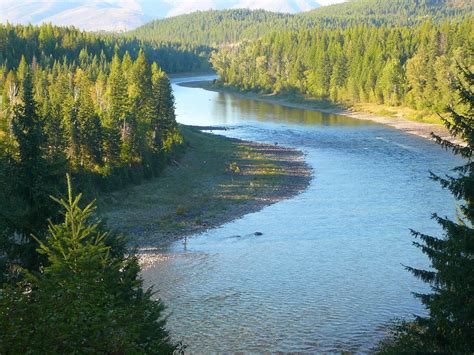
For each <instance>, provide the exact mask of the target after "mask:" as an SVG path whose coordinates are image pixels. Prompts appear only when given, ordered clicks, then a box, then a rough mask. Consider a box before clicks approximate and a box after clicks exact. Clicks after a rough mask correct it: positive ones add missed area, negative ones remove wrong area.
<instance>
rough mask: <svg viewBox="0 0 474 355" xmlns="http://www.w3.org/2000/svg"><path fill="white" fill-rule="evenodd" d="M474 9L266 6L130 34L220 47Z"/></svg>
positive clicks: (362, 2) (394, 0) (398, 3)
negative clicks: (297, 9)
mask: <svg viewBox="0 0 474 355" xmlns="http://www.w3.org/2000/svg"><path fill="white" fill-rule="evenodd" d="M473 11H474V3H473V2H471V1H466V0H416V1H413V0H358V1H349V2H347V3H342V4H337V5H332V6H326V7H321V8H318V9H315V10H312V11H308V12H304V13H299V14H280V13H273V12H267V11H263V10H255V11H251V10H243V9H235V10H223V11H202V12H195V13H193V14H189V15H182V16H177V17H172V18H168V19H164V20H155V21H152V22H150V23H148V24H146V25H144V26H142V27H140V28H138V29H136V30H135V31H132V32H130V33H129V35H131V36H136V37H137V38H140V39H146V40H152V41H156V42H163V41H171V42H180V43H194V44H205V45H211V46H218V45H221V44H229V43H237V42H240V41H243V40H253V39H257V38H260V37H261V36H263V35H265V34H269V33H271V32H275V31H289V30H295V31H296V30H305V29H309V28H318V29H327V28H336V27H338V28H341V27H347V26H354V25H361V24H366V25H376V26H382V25H390V26H393V25H398V26H405V25H417V24H421V23H423V22H424V21H426V20H427V19H431V20H432V21H434V22H440V21H442V20H443V19H447V18H452V17H462V16H465V15H468V14H470V13H472V12H473Z"/></svg>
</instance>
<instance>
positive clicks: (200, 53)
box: [0, 23, 210, 76]
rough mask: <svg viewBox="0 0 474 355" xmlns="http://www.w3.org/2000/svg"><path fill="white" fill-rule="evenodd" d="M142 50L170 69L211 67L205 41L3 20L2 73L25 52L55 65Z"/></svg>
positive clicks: (133, 55)
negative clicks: (197, 42)
mask: <svg viewBox="0 0 474 355" xmlns="http://www.w3.org/2000/svg"><path fill="white" fill-rule="evenodd" d="M140 51H144V52H145V55H146V57H147V58H148V60H150V61H151V62H158V63H160V67H161V68H162V69H163V70H164V71H166V72H167V73H178V72H189V71H194V70H202V69H207V68H208V62H207V58H208V55H209V53H210V48H208V47H207V46H203V45H192V44H190V43H177V42H172V41H154V42H153V43H150V42H148V41H145V40H142V39H137V38H135V37H130V36H124V35H121V34H114V33H94V32H85V31H80V30H78V29H76V28H74V27H59V26H54V25H52V24H43V25H40V26H33V25H26V26H25V25H12V24H8V23H7V24H0V74H1V72H2V71H3V72H5V71H7V70H11V69H13V68H16V67H18V64H19V63H20V59H21V56H22V55H23V56H25V58H26V60H27V62H28V63H31V62H32V60H33V58H35V60H36V62H38V63H39V64H40V65H41V66H52V65H53V64H54V62H55V61H59V62H61V63H62V62H64V61H66V62H68V63H70V64H76V65H82V64H83V62H84V61H87V62H89V63H96V64H97V65H101V64H102V63H105V62H110V61H111V60H112V57H113V56H114V54H115V53H117V54H118V55H119V56H120V57H123V56H124V55H125V53H126V52H128V53H129V55H130V57H131V58H132V59H133V60H135V59H136V58H137V56H138V54H139V52H140ZM0 76H1V75H0Z"/></svg>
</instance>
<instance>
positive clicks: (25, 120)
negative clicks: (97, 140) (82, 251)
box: [0, 57, 54, 268]
mask: <svg viewBox="0 0 474 355" xmlns="http://www.w3.org/2000/svg"><path fill="white" fill-rule="evenodd" d="M21 62H22V63H23V64H22V65H21V66H20V69H19V73H18V77H19V78H21V81H20V89H19V93H20V94H19V95H20V97H19V100H18V102H17V103H16V104H15V106H14V107H13V114H12V124H11V125H12V136H13V140H14V148H15V153H14V156H13V157H12V159H11V164H10V165H9V166H8V168H7V169H8V170H7V172H6V175H7V176H8V177H9V178H10V179H11V181H10V183H9V184H8V188H9V189H10V192H11V194H12V195H11V198H10V199H8V200H6V201H3V202H4V205H3V206H2V208H1V212H0V213H1V214H2V216H1V219H2V220H3V223H2V224H3V226H4V228H5V230H6V231H7V234H8V236H7V237H8V238H11V243H10V250H8V251H7V253H9V254H10V258H11V259H12V260H13V259H15V258H20V259H21V260H22V262H23V264H24V265H25V266H26V267H29V268H33V267H35V266H36V265H37V263H38V260H37V258H36V256H35V253H34V248H35V245H36V244H35V243H34V242H33V241H32V240H31V239H30V235H31V233H32V232H33V231H36V232H37V233H39V232H40V231H42V230H43V229H44V228H45V227H46V225H45V221H46V219H47V218H48V217H51V216H54V213H53V208H52V206H51V204H50V203H48V202H47V201H48V196H49V195H50V194H51V192H52V191H53V190H52V189H53V187H52V184H53V183H54V176H52V175H53V174H54V170H53V169H51V166H50V165H49V164H48V161H47V160H46V159H45V156H44V154H45V143H46V138H45V134H44V131H43V122H42V120H41V118H40V116H39V115H38V112H37V107H36V103H35V101H34V91H33V83H32V78H31V71H30V68H29V67H28V65H27V64H26V62H25V61H24V57H23V58H22V61H21ZM9 204H11V205H9Z"/></svg>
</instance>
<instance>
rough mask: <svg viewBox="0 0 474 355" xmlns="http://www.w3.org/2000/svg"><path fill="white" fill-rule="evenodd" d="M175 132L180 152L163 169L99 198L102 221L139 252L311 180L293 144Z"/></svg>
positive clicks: (253, 207)
mask: <svg viewBox="0 0 474 355" xmlns="http://www.w3.org/2000/svg"><path fill="white" fill-rule="evenodd" d="M207 128H209V127H207ZM211 128H213V129H216V130H218V129H219V127H211ZM182 133H183V136H184V138H185V141H186V143H187V149H186V154H184V155H183V157H182V158H181V160H180V161H179V162H175V164H174V165H172V166H170V167H168V168H167V169H166V170H165V171H164V173H163V175H162V176H160V177H158V178H155V179H153V180H150V181H148V182H146V183H144V184H142V185H138V186H133V187H130V188H128V189H125V190H122V191H118V192H114V193H111V194H108V195H107V196H105V197H104V198H103V200H104V203H103V205H102V206H101V207H100V212H101V214H102V215H103V216H104V217H105V219H106V220H107V224H108V226H110V227H112V228H113V229H114V230H116V231H118V232H120V233H123V234H125V235H128V236H131V241H130V244H131V245H136V246H138V247H139V249H140V252H146V251H149V252H150V253H153V250H155V249H156V248H159V247H163V246H166V245H167V244H169V243H171V242H173V241H176V240H178V239H180V238H183V237H185V236H189V235H192V234H196V233H199V232H203V231H205V230H207V229H209V228H214V227H217V226H219V225H221V224H224V223H226V222H229V221H231V220H233V219H236V218H239V217H241V216H243V215H245V214H248V213H251V212H255V211H258V210H260V209H262V208H263V207H265V206H267V205H270V204H273V203H275V202H278V201H280V200H283V199H286V198H289V197H291V196H294V195H296V194H298V193H299V192H301V191H303V190H304V189H305V188H306V187H307V186H308V184H309V182H310V180H311V169H310V167H309V166H308V165H307V164H306V163H305V161H304V155H303V153H302V152H300V151H298V150H295V149H289V148H285V147H281V146H275V145H269V144H261V143H255V142H247V141H242V140H237V139H231V138H226V137H223V136H218V135H213V134H209V133H205V132H202V131H200V130H199V129H198V128H196V127H187V126H182ZM255 232H258V231H255Z"/></svg>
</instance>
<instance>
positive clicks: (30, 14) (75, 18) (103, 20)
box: [0, 0, 344, 31]
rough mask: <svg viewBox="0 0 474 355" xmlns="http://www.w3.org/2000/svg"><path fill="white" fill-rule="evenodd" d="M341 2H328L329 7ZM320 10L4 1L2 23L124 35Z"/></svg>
mask: <svg viewBox="0 0 474 355" xmlns="http://www.w3.org/2000/svg"><path fill="white" fill-rule="evenodd" d="M341 1H344V0H324V2H325V3H328V4H329V3H334V2H341ZM319 6H320V5H319V3H318V2H316V1H315V0H68V1H63V0H0V22H3V23H5V22H7V21H8V22H11V23H33V24H39V23H43V22H52V23H53V24H56V25H74V26H76V27H78V28H81V29H84V30H92V31H94V30H105V31H123V30H130V29H133V28H136V27H138V26H140V25H142V24H144V23H146V22H148V21H150V20H152V19H159V18H165V17H170V16H176V15H181V14H186V13H190V12H193V11H203V10H210V9H219V10H221V9H230V8H234V9H235V8H248V9H264V10H269V11H277V12H288V13H296V12H302V11H309V10H311V9H314V8H317V7H319Z"/></svg>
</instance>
